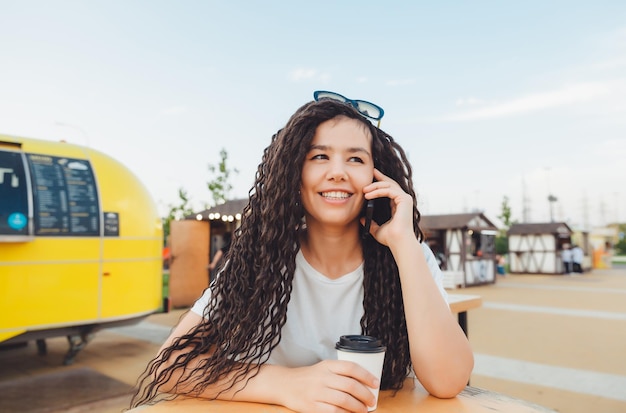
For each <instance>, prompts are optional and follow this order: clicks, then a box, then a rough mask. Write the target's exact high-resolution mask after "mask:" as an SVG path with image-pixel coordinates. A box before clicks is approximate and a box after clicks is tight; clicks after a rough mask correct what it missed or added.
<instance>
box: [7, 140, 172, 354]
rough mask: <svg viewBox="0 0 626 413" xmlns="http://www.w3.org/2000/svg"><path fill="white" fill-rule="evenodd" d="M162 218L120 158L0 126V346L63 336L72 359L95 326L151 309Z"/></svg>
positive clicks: (157, 297) (157, 301)
mask: <svg viewBox="0 0 626 413" xmlns="http://www.w3.org/2000/svg"><path fill="white" fill-rule="evenodd" d="M162 240H163V228H162V222H161V219H160V218H159V216H158V212H157V209H156V205H155V203H154V201H153V200H152V198H151V196H150V194H149V193H148V191H147V190H146V188H145V187H144V186H143V185H142V183H141V182H140V181H139V180H138V179H137V178H136V177H135V175H133V173H132V172H131V171H130V170H129V169H128V168H126V167H125V166H124V165H122V164H121V163H119V162H118V161H116V160H114V159H113V158H111V157H109V156H107V155H105V154H103V153H101V152H99V151H96V150H93V149H90V148H88V147H84V146H79V145H74V144H69V143H65V142H52V141H44V140H37V139H29V138H20V137H14V136H7V135H0V346H8V345H16V344H18V343H25V342H28V341H30V340H35V341H36V343H37V346H38V350H39V352H40V353H41V354H43V353H45V351H46V348H45V339H46V338H49V337H58V336H67V338H68V341H69V350H68V353H67V355H66V356H65V360H64V363H65V364H70V363H71V362H72V361H73V359H74V357H75V356H76V354H77V353H78V351H79V350H80V349H82V348H83V347H84V346H85V345H86V344H87V342H88V341H89V340H90V339H91V338H92V337H93V334H94V333H95V332H96V331H98V330H99V329H101V328H104V327H111V326H120V325H126V324H132V323H136V322H138V321H140V320H141V319H142V318H144V317H146V316H148V315H149V314H152V313H154V312H156V311H158V310H159V309H160V308H162V305H163V303H164V302H166V300H164V299H163V297H162V295H163V293H162V258H161V251H162V246H163V241H162Z"/></svg>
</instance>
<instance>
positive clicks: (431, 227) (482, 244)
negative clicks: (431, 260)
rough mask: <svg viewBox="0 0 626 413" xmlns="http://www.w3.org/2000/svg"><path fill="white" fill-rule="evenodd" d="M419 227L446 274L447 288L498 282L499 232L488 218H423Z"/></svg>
mask: <svg viewBox="0 0 626 413" xmlns="http://www.w3.org/2000/svg"><path fill="white" fill-rule="evenodd" d="M420 227H421V228H422V230H423V231H424V234H425V235H426V242H427V243H428V245H429V246H430V248H431V249H432V250H433V253H434V254H435V256H436V257H437V259H438V261H439V266H440V267H441V269H442V271H443V273H444V277H445V278H444V287H446V288H457V287H468V286H472V285H482V284H490V283H495V282H496V265H497V259H496V248H495V237H496V235H497V234H498V228H497V227H496V226H495V225H494V224H493V223H492V222H491V221H490V220H489V219H487V217H485V215H483V214H482V213H480V212H474V213H466V214H447V215H424V216H422V219H421V222H420Z"/></svg>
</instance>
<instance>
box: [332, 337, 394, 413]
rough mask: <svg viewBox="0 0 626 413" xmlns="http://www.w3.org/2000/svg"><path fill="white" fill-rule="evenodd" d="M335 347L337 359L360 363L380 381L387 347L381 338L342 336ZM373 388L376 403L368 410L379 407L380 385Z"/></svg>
mask: <svg viewBox="0 0 626 413" xmlns="http://www.w3.org/2000/svg"><path fill="white" fill-rule="evenodd" d="M335 348H336V349H337V359H339V360H346V361H352V362H354V363H357V364H359V365H360V366H362V367H363V368H364V369H366V370H367V371H369V372H370V373H372V374H373V375H374V376H376V377H377V378H378V380H379V381H380V378H381V376H382V373H383V363H384V361H385V351H386V350H387V347H385V346H383V345H382V343H381V341H380V340H379V339H377V338H375V337H371V336H362V335H346V336H341V337H340V338H339V341H338V342H337V344H336V345H335ZM371 390H372V393H373V394H374V397H376V404H375V405H374V406H373V407H371V406H368V408H367V410H368V411H370V412H371V411H373V410H376V407H378V392H379V390H380V387H377V388H371Z"/></svg>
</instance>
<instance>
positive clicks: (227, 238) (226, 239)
mask: <svg viewBox="0 0 626 413" xmlns="http://www.w3.org/2000/svg"><path fill="white" fill-rule="evenodd" d="M231 240H232V233H231V232H225V233H224V235H222V248H220V249H219V250H217V251H216V252H215V255H214V256H213V260H211V263H210V264H209V273H213V272H214V271H215V269H216V268H219V266H220V264H221V263H222V259H223V258H224V257H226V253H227V252H228V249H229V248H230V243H231Z"/></svg>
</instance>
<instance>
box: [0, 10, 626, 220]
mask: <svg viewBox="0 0 626 413" xmlns="http://www.w3.org/2000/svg"><path fill="white" fill-rule="evenodd" d="M0 57H1V59H2V63H0V134H8V135H15V136H23V137H30V138H39V139H45V140H55V141H56V140H66V141H68V142H71V143H76V144H80V145H86V146H89V147H91V148H93V149H96V150H99V151H101V152H104V153H106V154H107V155H110V156H112V157H113V158H115V159H117V160H118V161H120V162H122V163H123V164H124V165H126V166H127V167H128V168H129V169H130V170H131V171H132V172H133V173H134V174H135V175H137V177H138V178H139V179H140V180H141V181H142V182H143V184H144V185H145V186H146V188H147V189H148V191H149V192H150V193H151V194H152V196H153V198H154V201H155V203H156V204H157V206H158V208H159V211H160V212H161V214H162V215H166V214H167V211H168V210H169V206H171V205H178V204H180V201H179V198H178V191H179V189H181V188H182V189H184V190H186V191H187V192H188V194H189V196H190V197H191V204H192V206H193V208H194V209H195V210H197V211H200V210H202V209H204V207H205V206H206V204H207V203H210V202H211V196H210V192H209V191H208V189H207V182H208V181H210V180H211V179H213V178H214V175H212V174H211V173H210V172H209V168H208V166H209V165H216V164H217V163H218V162H219V161H220V156H219V152H220V150H221V149H225V150H226V151H227V153H228V161H227V162H228V165H229V166H230V167H231V168H236V169H237V171H238V173H237V174H235V175H234V176H233V177H232V178H231V183H232V184H233V190H232V191H231V193H230V197H231V198H233V199H234V198H244V197H246V196H247V194H248V191H249V190H250V188H251V187H252V185H253V182H254V175H255V172H256V169H257V166H258V164H259V163H260V161H261V156H262V153H263V149H264V148H265V147H266V146H267V145H268V144H269V142H270V139H271V136H272V135H273V134H274V133H275V132H276V131H277V130H278V129H280V128H282V127H283V126H284V125H285V123H286V122H287V120H288V118H289V117H290V116H291V115H292V114H293V112H294V111H295V110H296V109H297V108H298V107H300V106H301V105H302V104H304V103H306V102H308V101H310V100H312V97H313V92H314V91H315V90H331V91H335V92H338V93H341V94H343V95H345V96H348V97H350V98H353V99H363V100H368V101H371V102H374V103H376V104H378V105H380V106H381V107H383V108H384V110H385V116H384V118H383V119H382V123H381V128H382V129H383V130H385V131H386V132H387V133H389V134H390V135H392V136H393V137H394V139H395V140H396V141H397V142H398V143H400V144H401V145H402V146H403V148H404V149H405V151H406V152H407V153H408V155H409V159H410V161H411V164H412V167H413V174H414V176H413V178H414V182H415V189H416V191H417V194H418V207H419V209H420V211H421V212H422V213H423V214H427V215H432V214H451V213H464V212H473V211H481V212H483V213H484V214H485V216H486V217H487V218H488V219H490V220H491V221H492V222H494V223H495V224H496V225H498V226H501V221H500V220H499V218H498V217H499V215H500V214H501V211H502V208H501V205H502V202H503V200H504V198H505V197H507V198H508V199H509V205H510V207H511V213H512V219H513V220H515V221H518V222H549V221H550V220H551V219H553V220H556V221H565V222H567V223H568V224H570V225H571V226H572V227H574V228H577V229H590V228H593V227H595V226H600V225H605V224H608V223H611V222H615V221H621V222H624V221H626V189H625V187H624V177H626V161H625V158H626V2H624V1H621V0H615V1H609V0H597V1H578V0H568V1H562V0H554V1H537V0H529V1H524V2H519V1H518V2H512V1H495V0H493V1H485V0H477V1H471V2H470V1H465V2H461V1H445V0H444V1H438V2H435V1H417V0H416V1H411V2H409V1H347V0H345V1H338V0H337V1H328V0H319V1H315V2H311V1H297V0H294V1H279V0H265V1H262V2H261V1H236V0H233V1H211V0H205V1H191V0H178V1H160V0H124V1H121V0H106V1H100V0H90V1H68V0H56V1H55V0H45V1H35V0H21V1H14V0H0ZM549 194H552V195H554V196H555V197H556V198H557V201H556V202H554V203H552V204H550V202H548V195H549ZM551 206H552V208H551Z"/></svg>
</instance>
